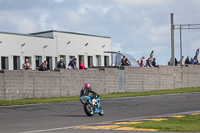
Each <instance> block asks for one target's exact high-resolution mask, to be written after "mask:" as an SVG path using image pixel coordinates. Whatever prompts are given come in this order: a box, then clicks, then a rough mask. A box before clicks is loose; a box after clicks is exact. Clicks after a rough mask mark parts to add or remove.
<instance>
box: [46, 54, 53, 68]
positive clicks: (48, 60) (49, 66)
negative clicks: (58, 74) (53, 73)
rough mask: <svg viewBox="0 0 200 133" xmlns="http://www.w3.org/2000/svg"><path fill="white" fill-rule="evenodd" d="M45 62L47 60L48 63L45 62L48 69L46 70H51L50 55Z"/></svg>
mask: <svg viewBox="0 0 200 133" xmlns="http://www.w3.org/2000/svg"><path fill="white" fill-rule="evenodd" d="M47 62H48V64H47V69H48V70H53V65H52V57H50V56H47Z"/></svg>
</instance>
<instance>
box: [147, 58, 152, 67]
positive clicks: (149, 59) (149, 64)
mask: <svg viewBox="0 0 200 133" xmlns="http://www.w3.org/2000/svg"><path fill="white" fill-rule="evenodd" d="M146 67H153V65H152V59H151V58H148V59H147V60H146Z"/></svg>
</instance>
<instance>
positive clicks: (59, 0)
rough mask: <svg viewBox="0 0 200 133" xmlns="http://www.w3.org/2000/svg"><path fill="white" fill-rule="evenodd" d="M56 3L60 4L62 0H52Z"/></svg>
mask: <svg viewBox="0 0 200 133" xmlns="http://www.w3.org/2000/svg"><path fill="white" fill-rule="evenodd" d="M54 1H55V2H56V3H62V2H63V1H64V0H54Z"/></svg>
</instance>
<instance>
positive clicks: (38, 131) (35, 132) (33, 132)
mask: <svg viewBox="0 0 200 133" xmlns="http://www.w3.org/2000/svg"><path fill="white" fill-rule="evenodd" d="M189 113H200V110H197V111H188V112H180V113H172V114H164V115H155V116H147V117H138V118H130V119H122V120H114V121H106V122H98V123H89V124H84V125H77V126H70V127H61V128H52V129H44V130H35V131H25V132H18V133H40V132H48V131H57V130H64V129H66V128H73V127H80V126H87V125H94V124H101V123H109V122H116V121H125V120H137V119H144V118H152V117H162V116H170V115H181V114H189Z"/></svg>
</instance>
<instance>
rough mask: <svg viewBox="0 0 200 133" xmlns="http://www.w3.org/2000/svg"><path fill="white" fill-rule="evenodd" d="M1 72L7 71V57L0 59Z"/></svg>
mask: <svg viewBox="0 0 200 133" xmlns="http://www.w3.org/2000/svg"><path fill="white" fill-rule="evenodd" d="M1 70H8V57H1Z"/></svg>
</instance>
